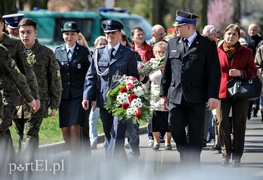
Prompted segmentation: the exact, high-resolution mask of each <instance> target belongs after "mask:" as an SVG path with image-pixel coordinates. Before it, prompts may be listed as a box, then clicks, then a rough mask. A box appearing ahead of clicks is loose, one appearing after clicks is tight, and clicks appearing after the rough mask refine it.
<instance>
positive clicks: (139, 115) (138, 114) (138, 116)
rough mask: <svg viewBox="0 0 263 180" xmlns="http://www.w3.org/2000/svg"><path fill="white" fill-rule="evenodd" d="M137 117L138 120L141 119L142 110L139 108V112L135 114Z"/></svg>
mask: <svg viewBox="0 0 263 180" xmlns="http://www.w3.org/2000/svg"><path fill="white" fill-rule="evenodd" d="M135 117H137V118H138V119H139V118H140V117H141V109H140V108H137V112H136V113H135Z"/></svg>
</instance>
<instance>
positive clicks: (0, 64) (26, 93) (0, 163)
mask: <svg viewBox="0 0 263 180" xmlns="http://www.w3.org/2000/svg"><path fill="white" fill-rule="evenodd" d="M3 77H5V78H8V80H9V81H10V80H11V81H12V82H13V83H14V84H15V86H16V87H17V88H18V90H19V93H20V94H21V96H22V97H23V98H24V100H25V101H26V102H27V103H28V105H29V106H30V107H31V108H33V109H35V108H36V101H35V99H34V98H33V96H32V95H31V91H30V89H29V87H28V84H27V81H26V77H25V76H24V75H23V74H22V73H21V72H20V70H19V68H18V67H17V66H16V63H15V61H14V60H13V59H12V58H11V57H10V54H9V53H8V50H7V49H6V48H5V47H4V46H3V45H1V44H0V78H1V79H2V78H3ZM35 110H36V109H35ZM8 128H9V126H8V127H7V129H5V131H8ZM5 135H7V137H6V139H5V138H1V139H0V152H1V153H0V167H1V171H5V170H3V167H7V163H8V161H9V160H10V158H11V157H12V156H13V153H14V152H13V153H5V152H6V150H12V151H13V147H10V146H6V145H10V143H8V144H6V140H11V139H10V138H11V137H10V136H9V134H2V135H1V137H4V136H5ZM0 174H2V173H1V172H0Z"/></svg>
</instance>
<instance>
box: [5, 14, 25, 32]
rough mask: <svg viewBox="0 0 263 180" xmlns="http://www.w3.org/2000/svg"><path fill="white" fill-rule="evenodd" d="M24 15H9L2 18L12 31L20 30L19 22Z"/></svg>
mask: <svg viewBox="0 0 263 180" xmlns="http://www.w3.org/2000/svg"><path fill="white" fill-rule="evenodd" d="M23 17H24V14H7V15H4V16H2V18H3V20H4V22H5V24H7V25H8V26H9V27H10V28H11V29H16V28H18V24H19V22H20V21H21V20H22V19H23Z"/></svg>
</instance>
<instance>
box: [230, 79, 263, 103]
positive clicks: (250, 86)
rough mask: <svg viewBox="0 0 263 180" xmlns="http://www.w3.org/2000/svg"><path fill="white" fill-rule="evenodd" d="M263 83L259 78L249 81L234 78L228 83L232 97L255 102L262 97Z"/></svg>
mask: <svg viewBox="0 0 263 180" xmlns="http://www.w3.org/2000/svg"><path fill="white" fill-rule="evenodd" d="M261 88H262V83H261V81H260V79H259V78H258V76H256V77H254V78H248V79H238V78H234V79H231V80H229V81H228V82H227V89H228V93H229V95H230V97H232V98H236V99H248V100H255V99H258V98H259V97H260V95H261Z"/></svg>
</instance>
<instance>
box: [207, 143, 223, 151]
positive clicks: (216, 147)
mask: <svg viewBox="0 0 263 180" xmlns="http://www.w3.org/2000/svg"><path fill="white" fill-rule="evenodd" d="M210 150H211V151H218V153H221V146H220V145H219V144H215V145H213V146H212V147H211V148H210Z"/></svg>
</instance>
